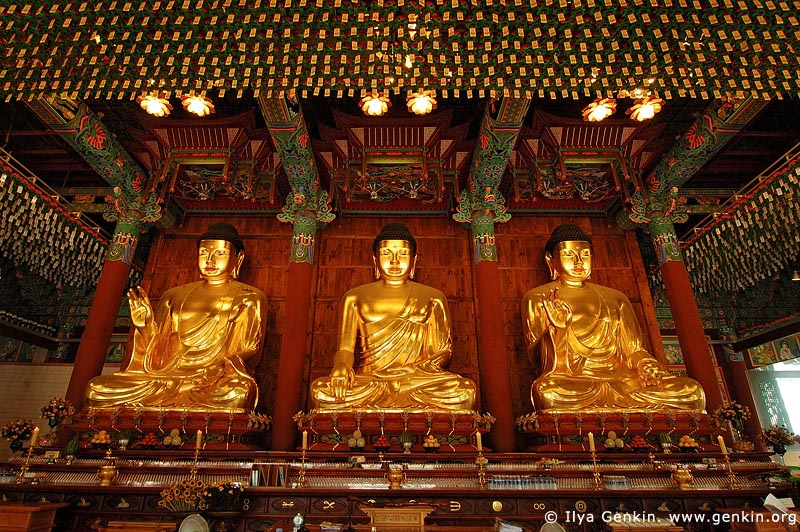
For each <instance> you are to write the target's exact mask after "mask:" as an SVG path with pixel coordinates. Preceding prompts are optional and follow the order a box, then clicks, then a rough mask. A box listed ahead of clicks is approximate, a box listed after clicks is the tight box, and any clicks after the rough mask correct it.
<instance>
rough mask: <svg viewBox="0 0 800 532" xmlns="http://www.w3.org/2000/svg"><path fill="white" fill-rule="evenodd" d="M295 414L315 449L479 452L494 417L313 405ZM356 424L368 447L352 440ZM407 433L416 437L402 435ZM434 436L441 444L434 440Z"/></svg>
mask: <svg viewBox="0 0 800 532" xmlns="http://www.w3.org/2000/svg"><path fill="white" fill-rule="evenodd" d="M294 420H295V421H296V422H297V428H298V430H301V431H302V430H305V431H308V450H309V451H337V452H338V451H342V452H398V453H402V452H404V451H405V450H408V451H410V452H442V453H447V452H474V451H475V450H476V441H475V433H476V432H481V433H486V432H489V430H490V429H491V426H492V423H493V422H494V417H492V416H491V415H489V414H479V413H478V412H474V411H459V412H450V411H446V410H415V411H401V410H339V411H331V410H312V411H310V412H308V413H304V412H300V413H298V414H297V415H296V416H295V417H294ZM356 430H358V431H360V432H361V435H362V437H363V438H364V440H365V441H364V443H365V445H364V447H351V446H349V445H348V442H349V440H350V439H351V437H352V434H353V432H354V431H356ZM401 434H402V435H403V439H404V440H408V439H412V440H413V441H411V442H408V441H401ZM381 436H384V438H381ZM432 438H434V439H435V441H436V442H438V446H431V445H430V442H431V441H432ZM426 440H427V441H428V442H429V443H428V445H425V443H426ZM403 443H406V445H405V446H404V445H403ZM408 443H410V444H411V445H408Z"/></svg>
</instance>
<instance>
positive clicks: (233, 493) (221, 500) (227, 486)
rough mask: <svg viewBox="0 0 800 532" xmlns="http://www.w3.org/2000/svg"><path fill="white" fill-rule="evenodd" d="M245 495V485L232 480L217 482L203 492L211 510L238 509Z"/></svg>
mask: <svg viewBox="0 0 800 532" xmlns="http://www.w3.org/2000/svg"><path fill="white" fill-rule="evenodd" d="M242 493H244V485H242V483H241V482H235V481H233V480H231V479H227V480H223V481H220V482H215V483H214V484H211V485H209V486H207V487H206V489H205V490H204V491H203V498H204V500H205V503H206V505H207V507H208V509H209V510H211V511H214V510H217V511H230V510H237V509H239V510H241V508H237V506H238V504H239V499H240V498H241V496H242Z"/></svg>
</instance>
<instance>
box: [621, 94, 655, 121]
mask: <svg viewBox="0 0 800 532" xmlns="http://www.w3.org/2000/svg"><path fill="white" fill-rule="evenodd" d="M662 105H664V100H662V99H661V98H656V97H650V96H647V97H645V98H641V99H638V100H636V101H635V102H634V104H633V106H632V107H631V108H630V109H628V110H627V111H625V114H626V115H630V117H631V119H633V120H636V121H638V122H643V121H645V120H650V119H651V118H653V117H654V116H656V113H658V112H659V111H661V106H662Z"/></svg>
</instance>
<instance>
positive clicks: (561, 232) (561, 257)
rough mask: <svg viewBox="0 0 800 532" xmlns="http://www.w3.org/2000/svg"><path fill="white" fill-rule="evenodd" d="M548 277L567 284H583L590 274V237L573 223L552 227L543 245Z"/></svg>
mask: <svg viewBox="0 0 800 532" xmlns="http://www.w3.org/2000/svg"><path fill="white" fill-rule="evenodd" d="M544 252H545V253H544V260H545V262H547V268H548V269H549V270H550V278H551V279H553V280H555V279H560V280H562V281H563V282H565V283H567V284H576V285H579V284H583V283H584V282H585V281H586V280H587V279H588V278H589V276H590V275H591V274H592V239H591V238H589V235H587V234H586V233H584V232H583V230H582V229H581V228H580V227H578V226H577V225H574V224H562V225H559V226H558V227H556V228H555V229H553V232H552V233H551V234H550V238H549V239H548V240H547V243H546V244H545V246H544Z"/></svg>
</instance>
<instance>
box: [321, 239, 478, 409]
mask: <svg viewBox="0 0 800 532" xmlns="http://www.w3.org/2000/svg"><path fill="white" fill-rule="evenodd" d="M372 250H373V262H374V264H375V277H376V279H378V281H376V282H374V283H369V284H365V285H362V286H358V287H356V288H354V289H352V290H350V291H349V292H347V293H346V294H345V295H344V298H343V299H342V318H341V324H340V328H339V344H338V350H337V352H336V354H335V356H334V359H333V371H332V372H331V375H330V377H325V378H321V379H317V380H316V381H314V383H313V384H312V386H311V398H312V404H313V407H314V408H317V409H324V410H344V409H353V408H361V409H380V410H387V409H403V410H408V409H426V408H427V409H446V410H472V408H473V405H474V402H475V384H474V383H473V382H472V381H471V380H469V379H467V378H464V377H461V376H459V375H456V374H455V373H450V372H448V371H445V370H444V369H442V366H443V365H445V364H447V362H448V361H449V360H450V355H451V348H452V340H451V337H450V317H449V311H448V308H447V299H446V298H445V296H444V294H443V293H442V292H441V291H439V290H437V289H435V288H431V287H429V286H425V285H422V284H419V283H415V282H412V281H411V280H410V279H411V277H413V275H414V268H415V266H416V262H417V243H416V240H415V239H414V237H413V236H411V233H410V232H409V231H408V228H406V226H404V225H402V224H397V223H392V224H388V225H386V226H385V227H384V228H383V229H382V230H381V232H380V234H379V235H378V236H377V237H376V238H375V241H374V242H373V246H372ZM357 341H360V345H361V353H360V357H359V363H358V367H357V368H355V367H354V364H355V349H356V343H357Z"/></svg>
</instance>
